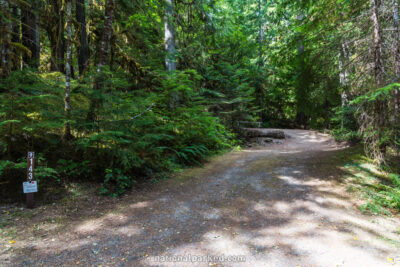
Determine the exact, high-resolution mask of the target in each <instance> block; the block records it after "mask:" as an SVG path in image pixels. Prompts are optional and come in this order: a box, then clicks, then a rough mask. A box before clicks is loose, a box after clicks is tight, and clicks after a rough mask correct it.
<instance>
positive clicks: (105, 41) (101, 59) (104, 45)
mask: <svg viewBox="0 0 400 267" xmlns="http://www.w3.org/2000/svg"><path fill="white" fill-rule="evenodd" d="M113 19H114V0H107V1H106V10H105V16H104V27H103V35H102V36H101V42H100V46H99V52H98V62H97V67H98V69H99V68H100V67H103V66H106V65H107V62H108V55H109V48H110V41H111V35H112V24H113Z"/></svg>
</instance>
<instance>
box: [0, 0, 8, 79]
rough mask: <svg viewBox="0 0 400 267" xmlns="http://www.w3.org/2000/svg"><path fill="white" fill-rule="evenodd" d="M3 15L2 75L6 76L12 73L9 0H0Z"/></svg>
mask: <svg viewBox="0 0 400 267" xmlns="http://www.w3.org/2000/svg"><path fill="white" fill-rule="evenodd" d="M0 8H1V12H2V16H1V24H0V26H1V29H0V33H1V37H0V41H1V44H0V55H1V56H0V60H1V63H0V77H2V78H5V77H8V75H9V74H10V41H11V35H10V33H11V26H10V22H11V19H10V4H9V2H8V0H0Z"/></svg>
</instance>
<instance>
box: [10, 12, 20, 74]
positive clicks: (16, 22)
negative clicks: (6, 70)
mask: <svg viewBox="0 0 400 267" xmlns="http://www.w3.org/2000/svg"><path fill="white" fill-rule="evenodd" d="M11 13H12V17H13V20H12V22H11V23H12V26H11V27H12V29H11V32H12V36H11V42H13V43H21V36H20V35H21V14H20V10H19V9H18V6H17V5H14V6H12V7H11ZM12 52H13V53H14V54H15V56H14V58H13V60H12V66H11V70H18V69H21V68H22V65H21V54H20V52H19V51H18V50H17V49H13V51H12Z"/></svg>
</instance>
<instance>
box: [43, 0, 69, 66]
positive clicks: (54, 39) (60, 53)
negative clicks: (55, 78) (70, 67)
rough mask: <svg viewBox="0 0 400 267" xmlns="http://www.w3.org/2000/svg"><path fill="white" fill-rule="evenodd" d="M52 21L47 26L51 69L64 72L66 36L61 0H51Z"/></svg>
mask: <svg viewBox="0 0 400 267" xmlns="http://www.w3.org/2000/svg"><path fill="white" fill-rule="evenodd" d="M50 2H51V6H52V12H53V14H52V15H53V16H52V21H51V23H50V25H49V27H48V28H47V33H48V36H49V40H50V46H51V63H50V70H51V71H59V72H62V73H64V72H65V66H64V61H65V58H64V54H65V38H64V11H63V8H62V3H61V2H60V0H51V1H50Z"/></svg>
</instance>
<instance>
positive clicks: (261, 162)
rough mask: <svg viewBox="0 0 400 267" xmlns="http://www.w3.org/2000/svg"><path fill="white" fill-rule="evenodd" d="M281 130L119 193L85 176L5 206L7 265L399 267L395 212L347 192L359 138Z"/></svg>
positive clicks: (0, 249) (1, 260) (2, 247)
mask: <svg viewBox="0 0 400 267" xmlns="http://www.w3.org/2000/svg"><path fill="white" fill-rule="evenodd" d="M285 131H286V133H287V134H288V135H290V136H291V138H289V139H286V140H285V141H284V142H283V144H271V145H268V146H262V147H255V148H251V149H244V150H241V151H236V152H231V153H228V154H226V155H223V156H219V157H215V158H213V159H212V161H210V163H207V164H205V166H203V167H201V168H200V167H199V168H193V169H187V170H184V171H182V172H181V173H179V174H177V175H176V176H175V177H173V178H171V179H169V180H167V181H163V182H160V183H158V184H156V185H151V186H150V185H149V186H147V187H146V188H142V189H140V190H134V191H132V192H130V193H128V194H126V195H125V196H124V197H122V198H120V199H112V198H105V197H100V196H97V195H96V194H95V190H94V189H93V188H91V187H90V186H89V187H88V188H86V190H87V191H85V192H84V193H79V192H78V193H76V196H75V197H73V198H70V199H67V200H65V201H60V202H57V203H54V204H53V205H45V206H41V207H38V208H36V209H34V210H26V209H23V208H20V207H15V206H13V207H1V208H0V216H1V217H2V218H1V220H0V231H1V232H0V234H1V235H0V242H1V243H0V265H1V266H185V267H186V266H251V267H253V266H293V267H294V266H303V267H304V266H363V267H364V266H373V267H376V266H393V265H396V266H398V264H399V263H400V243H399V238H400V233H399V230H400V229H399V227H400V218H399V216H398V215H394V216H390V217H388V216H374V215H368V214H364V213H362V212H361V211H360V209H359V208H358V206H359V205H360V204H362V202H363V201H362V199H361V198H360V197H359V196H358V195H357V194H356V193H355V192H353V191H350V190H349V184H348V181H349V179H350V178H351V176H352V175H353V174H352V173H350V172H348V170H347V169H346V168H344V167H343V166H344V163H345V161H347V160H348V155H351V153H353V151H354V148H349V147H345V146H340V145H338V144H336V143H335V142H334V141H333V139H332V138H331V137H330V136H329V135H325V134H321V133H317V132H314V131H306V130H285ZM189 255H191V259H189ZM179 256H181V258H179ZM199 256H210V257H209V258H200V257H199ZM212 256H219V258H218V259H216V258H212ZM229 256H230V258H229V259H228V257H229ZM174 257H175V259H174ZM222 257H225V258H222ZM244 259H245V261H241V260H244ZM171 260H178V261H179V260H183V262H177V261H175V262H169V261H171ZM187 260H192V261H197V262H192V263H190V262H187ZM229 260H231V261H229ZM199 261H201V262H199Z"/></svg>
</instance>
